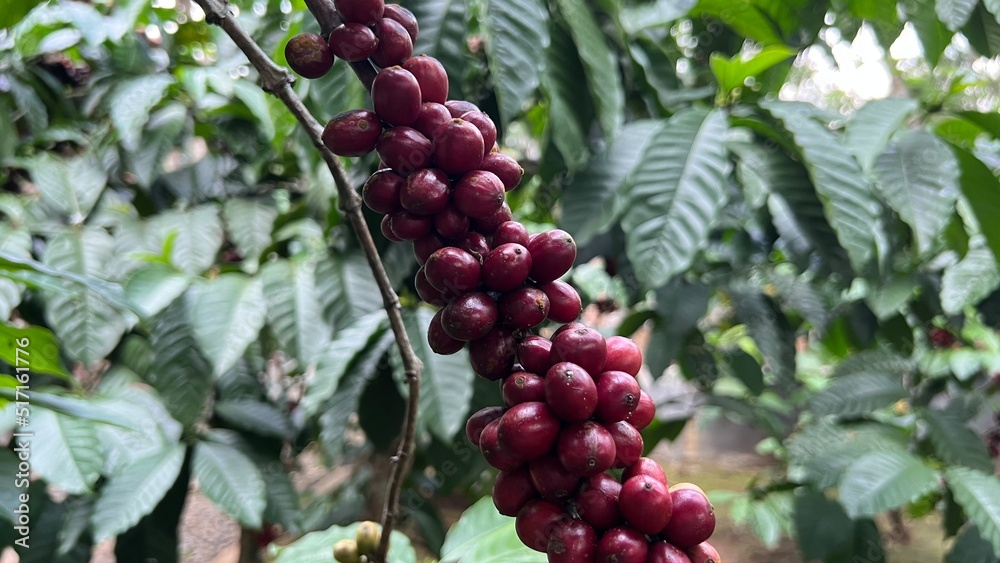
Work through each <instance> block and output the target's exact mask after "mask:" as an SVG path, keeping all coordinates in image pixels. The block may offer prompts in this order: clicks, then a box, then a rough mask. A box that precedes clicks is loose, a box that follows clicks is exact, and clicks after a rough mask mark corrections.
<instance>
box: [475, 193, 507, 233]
mask: <svg viewBox="0 0 1000 563" xmlns="http://www.w3.org/2000/svg"><path fill="white" fill-rule="evenodd" d="M513 219H514V214H513V213H511V211H510V206H509V205H507V202H506V201H505V202H503V203H502V204H501V205H500V209H497V210H496V211H495V212H494V213H493V214H492V215H490V216H489V217H484V218H480V219H476V218H473V219H472V229H473V230H474V231H476V232H477V233H482V234H484V235H486V236H492V235H493V233H494V232H496V230H497V228H499V227H500V225H502V224H504V223H506V222H507V221H512V220H513Z"/></svg>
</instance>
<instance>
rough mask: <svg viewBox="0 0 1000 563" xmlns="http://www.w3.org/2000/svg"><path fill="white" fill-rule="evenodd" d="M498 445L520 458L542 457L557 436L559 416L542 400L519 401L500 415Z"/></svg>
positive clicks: (553, 443)
mask: <svg viewBox="0 0 1000 563" xmlns="http://www.w3.org/2000/svg"><path fill="white" fill-rule="evenodd" d="M497 431H498V432H499V440H500V447H501V448H503V450H504V451H506V452H509V453H510V454H511V455H514V456H516V457H518V458H520V459H524V460H532V459H535V458H538V457H542V456H543V455H545V454H546V452H548V451H549V450H551V449H552V447H553V446H554V445H555V443H556V438H558V437H559V419H558V418H556V415H555V414H554V413H553V412H552V410H551V409H549V407H548V405H546V404H545V403H535V402H532V403H521V404H519V405H514V406H513V407H511V408H509V409H507V412H505V413H504V414H503V416H501V417H500V426H499V428H498V429H497Z"/></svg>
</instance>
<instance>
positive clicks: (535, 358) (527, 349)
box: [517, 334, 552, 374]
mask: <svg viewBox="0 0 1000 563" xmlns="http://www.w3.org/2000/svg"><path fill="white" fill-rule="evenodd" d="M551 347H552V342H550V341H549V340H548V339H546V338H542V337H541V336H537V335H534V334H533V335H530V336H527V337H525V338H524V340H522V341H521V343H520V344H518V345H517V361H518V362H520V364H521V365H522V366H524V369H525V371H530V372H531V373H538V374H544V373H547V372H548V371H549V368H550V367H552V362H551V361H550V360H549V349H550V348H551Z"/></svg>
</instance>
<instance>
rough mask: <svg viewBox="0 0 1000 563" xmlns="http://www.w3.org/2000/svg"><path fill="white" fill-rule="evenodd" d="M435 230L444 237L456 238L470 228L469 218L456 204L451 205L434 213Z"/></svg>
mask: <svg viewBox="0 0 1000 563" xmlns="http://www.w3.org/2000/svg"><path fill="white" fill-rule="evenodd" d="M434 230H436V231H437V233H438V234H439V235H441V236H443V237H444V238H455V237H457V236H459V235H461V234H462V233H464V232H466V231H468V230H469V218H468V217H467V216H466V215H465V213H462V212H461V211H459V210H458V209H457V208H456V207H455V206H453V205H449V206H448V207H447V208H446V209H445V210H444V211H442V212H440V213H437V214H435V215H434Z"/></svg>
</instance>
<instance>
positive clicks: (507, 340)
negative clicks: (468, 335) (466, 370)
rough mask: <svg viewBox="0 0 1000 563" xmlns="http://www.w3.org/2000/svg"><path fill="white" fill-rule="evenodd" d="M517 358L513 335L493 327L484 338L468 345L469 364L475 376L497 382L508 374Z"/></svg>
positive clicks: (515, 342) (505, 330)
mask: <svg viewBox="0 0 1000 563" xmlns="http://www.w3.org/2000/svg"><path fill="white" fill-rule="evenodd" d="M516 356H517V340H516V339H515V338H514V333H512V332H511V331H509V330H507V329H505V328H502V327H495V328H494V329H493V330H491V331H490V332H489V333H488V334H487V335H486V336H484V337H482V338H477V339H476V340H473V341H472V342H470V343H469V363H470V364H472V371H474V372H476V375H478V376H480V377H483V378H485V379H488V380H490V381H497V380H499V379H501V378H503V377H504V376H506V375H507V374H509V373H510V369H511V368H512V367H513V366H514V360H515V357H516Z"/></svg>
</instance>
